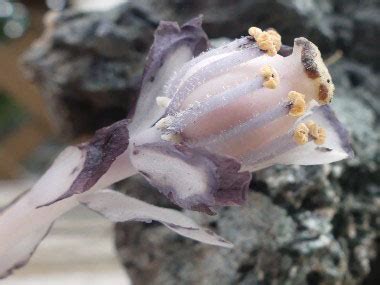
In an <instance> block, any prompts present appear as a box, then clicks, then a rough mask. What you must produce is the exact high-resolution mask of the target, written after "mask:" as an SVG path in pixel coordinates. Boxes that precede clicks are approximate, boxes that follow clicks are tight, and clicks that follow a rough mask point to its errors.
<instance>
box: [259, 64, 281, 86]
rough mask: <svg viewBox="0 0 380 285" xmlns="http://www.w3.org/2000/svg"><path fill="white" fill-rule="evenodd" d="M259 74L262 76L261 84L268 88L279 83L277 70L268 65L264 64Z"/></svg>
mask: <svg viewBox="0 0 380 285" xmlns="http://www.w3.org/2000/svg"><path fill="white" fill-rule="evenodd" d="M260 74H261V75H262V76H263V77H264V82H263V86H264V87H265V88H269V89H275V88H276V87H277V86H278V84H279V81H280V79H279V76H278V73H277V71H276V70H275V69H274V68H273V67H271V66H270V65H265V66H264V67H263V68H261V70H260Z"/></svg>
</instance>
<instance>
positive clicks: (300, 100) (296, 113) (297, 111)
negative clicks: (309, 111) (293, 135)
mask: <svg viewBox="0 0 380 285" xmlns="http://www.w3.org/2000/svg"><path fill="white" fill-rule="evenodd" d="M288 99H289V101H290V102H291V103H292V105H291V107H290V111H289V115H290V116H293V117H300V116H302V115H303V114H305V111H306V101H305V95H304V94H302V93H299V92H296V91H290V92H289V93H288Z"/></svg>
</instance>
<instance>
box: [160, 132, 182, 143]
mask: <svg viewBox="0 0 380 285" xmlns="http://www.w3.org/2000/svg"><path fill="white" fill-rule="evenodd" d="M161 139H162V140H164V141H168V142H174V143H180V142H182V137H181V135H180V134H163V135H161Z"/></svg>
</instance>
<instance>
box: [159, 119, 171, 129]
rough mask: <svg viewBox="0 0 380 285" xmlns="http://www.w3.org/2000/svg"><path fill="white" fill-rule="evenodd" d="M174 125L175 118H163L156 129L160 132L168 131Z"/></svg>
mask: <svg viewBox="0 0 380 285" xmlns="http://www.w3.org/2000/svg"><path fill="white" fill-rule="evenodd" d="M172 123H173V117H172V116H167V117H164V118H162V119H161V120H159V121H158V122H157V123H156V127H157V128H158V129H160V130H165V129H167V128H168V127H169V126H170V125H171V124H172Z"/></svg>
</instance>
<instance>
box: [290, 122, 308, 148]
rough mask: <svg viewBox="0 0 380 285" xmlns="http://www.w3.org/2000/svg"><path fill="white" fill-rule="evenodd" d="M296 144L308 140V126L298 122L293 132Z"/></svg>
mask: <svg viewBox="0 0 380 285" xmlns="http://www.w3.org/2000/svg"><path fill="white" fill-rule="evenodd" d="M293 138H294V140H295V141H296V143H297V144H305V143H307V142H308V141H309V128H308V127H307V126H306V125H305V124H304V123H301V124H299V125H298V126H297V127H296V129H295V131H294V134H293Z"/></svg>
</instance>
